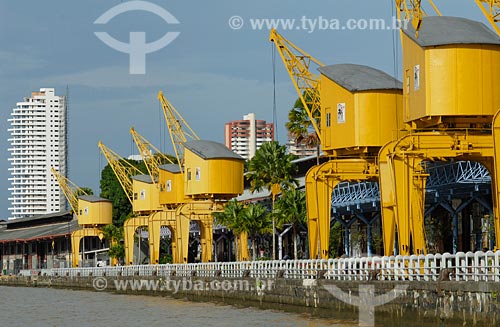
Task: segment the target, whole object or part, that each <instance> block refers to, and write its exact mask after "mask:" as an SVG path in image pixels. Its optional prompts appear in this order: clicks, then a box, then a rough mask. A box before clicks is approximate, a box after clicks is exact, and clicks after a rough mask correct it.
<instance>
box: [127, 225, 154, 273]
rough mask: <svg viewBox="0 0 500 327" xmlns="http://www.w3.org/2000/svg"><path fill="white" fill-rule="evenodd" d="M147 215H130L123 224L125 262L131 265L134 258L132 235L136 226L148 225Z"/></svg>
mask: <svg viewBox="0 0 500 327" xmlns="http://www.w3.org/2000/svg"><path fill="white" fill-rule="evenodd" d="M148 222H149V216H139V217H132V218H129V219H127V220H125V223H124V224H123V244H124V246H125V264H126V265H132V264H134V263H133V259H134V235H135V233H136V230H137V228H139V227H146V226H148Z"/></svg>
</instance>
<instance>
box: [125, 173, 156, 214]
mask: <svg viewBox="0 0 500 327" xmlns="http://www.w3.org/2000/svg"><path fill="white" fill-rule="evenodd" d="M143 176H144V177H146V178H147V179H148V180H150V176H149V175H143ZM132 190H133V199H132V210H133V211H134V212H135V213H142V214H147V213H149V212H151V211H157V210H161V206H160V190H159V189H158V188H157V187H156V185H155V184H154V183H153V182H150V183H147V182H144V181H141V180H137V179H136V178H132Z"/></svg>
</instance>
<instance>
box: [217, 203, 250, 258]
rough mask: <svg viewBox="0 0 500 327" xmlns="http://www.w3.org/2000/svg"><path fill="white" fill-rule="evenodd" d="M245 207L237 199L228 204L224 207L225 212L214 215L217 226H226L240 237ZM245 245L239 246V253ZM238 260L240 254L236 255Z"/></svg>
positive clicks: (237, 247)
mask: <svg viewBox="0 0 500 327" xmlns="http://www.w3.org/2000/svg"><path fill="white" fill-rule="evenodd" d="M244 208H245V206H244V205H243V204H242V203H240V202H238V201H237V200H236V199H232V200H230V201H228V202H227V203H226V205H225V206H224V211H222V212H216V213H214V217H215V220H216V222H217V224H220V225H223V226H226V227H227V228H228V229H230V230H231V231H232V232H233V234H234V235H236V236H238V235H240V234H241V233H242V232H243V228H242V215H241V213H242V212H243V209H244ZM242 246H243V244H237V245H236V249H237V251H241V248H242ZM236 257H237V258H238V257H239V256H238V253H236Z"/></svg>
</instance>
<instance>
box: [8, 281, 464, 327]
mask: <svg viewBox="0 0 500 327" xmlns="http://www.w3.org/2000/svg"><path fill="white" fill-rule="evenodd" d="M382 315H383V314H382ZM332 316H342V317H343V318H342V320H333V319H322V318H316V317H313V316H311V315H309V314H298V313H291V312H283V311H274V310H262V309H258V308H241V307H234V306H231V305H222V304H214V303H202V302H190V301H186V300H177V299H172V298H166V297H159V296H139V295H120V294H113V293H106V292H90V291H72V290H62V289H51V288H31V287H30V288H27V287H1V286H0V327H56V326H57V327H59V326H61V327H62V326H64V327H86V326H89V327H90V326H92V327H94V326H106V327H113V326H119V327H128V326H141V327H155V326H169V327H170V326H172V327H173V326H182V327H191V326H200V327H211V326H214V327H225V326H228V327H250V326H259V327H260V326H268V327H281V326H304V327H323V326H333V327H352V326H358V322H357V318H358V317H357V313H356V312H354V311H352V312H347V313H346V312H342V313H340V312H339V313H338V314H337V313H334V314H333V315H332ZM380 318H383V317H380ZM384 320H385V321H384V322H382V323H381V324H379V322H378V318H377V326H385V327H396V326H405V327H406V326H419V327H422V326H459V325H458V324H457V325H455V324H443V323H437V324H436V322H435V321H434V322H432V323H426V324H423V323H422V322H421V321H420V322H419V321H415V320H413V319H411V318H410V319H408V318H406V319H404V321H400V322H397V321H394V320H391V319H384ZM417 320H418V319H417ZM461 325H462V324H460V326H461Z"/></svg>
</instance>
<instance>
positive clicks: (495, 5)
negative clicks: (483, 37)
mask: <svg viewBox="0 0 500 327" xmlns="http://www.w3.org/2000/svg"><path fill="white" fill-rule="evenodd" d="M474 1H475V2H476V4H477V6H478V7H479V9H481V11H482V12H483V14H484V16H485V17H486V19H488V21H489V22H490V24H491V27H493V29H494V30H495V32H497V34H498V35H499V36H500V0H474Z"/></svg>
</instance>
